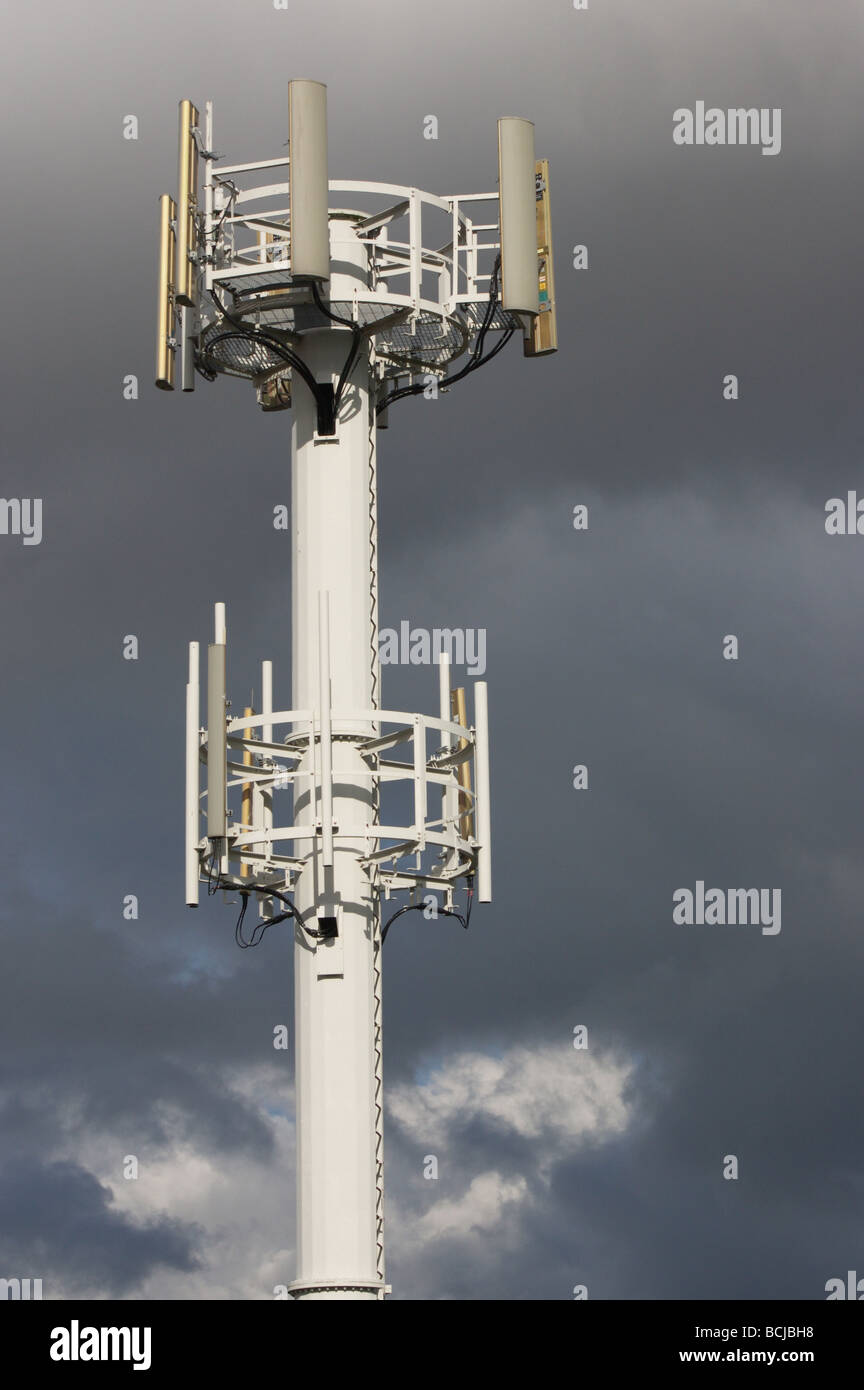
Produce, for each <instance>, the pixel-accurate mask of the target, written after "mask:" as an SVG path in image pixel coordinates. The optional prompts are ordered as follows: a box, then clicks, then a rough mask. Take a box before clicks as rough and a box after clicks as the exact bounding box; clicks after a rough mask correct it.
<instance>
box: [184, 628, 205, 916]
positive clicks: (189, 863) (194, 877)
mask: <svg viewBox="0 0 864 1390" xmlns="http://www.w3.org/2000/svg"><path fill="white" fill-rule="evenodd" d="M199 679H200V677H199V661H198V643H197V642H190V643H189V680H188V682H187V684H186V906H187V907H197V906H198V853H197V851H196V849H195V846H196V845H197V843H198V841H199V839H200V838H201V835H200V830H199V826H198V785H199V778H198V767H199V764H198V721H199V718H200V704H201V695H200V689H199V684H198V682H199Z"/></svg>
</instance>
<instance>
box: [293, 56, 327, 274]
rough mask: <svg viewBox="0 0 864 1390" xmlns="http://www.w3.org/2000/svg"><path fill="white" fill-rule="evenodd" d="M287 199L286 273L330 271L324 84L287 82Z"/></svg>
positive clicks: (322, 272) (324, 272)
mask: <svg viewBox="0 0 864 1390" xmlns="http://www.w3.org/2000/svg"><path fill="white" fill-rule="evenodd" d="M288 153H289V159H290V163H289V165H288V199H289V202H290V205H291V274H292V275H293V276H294V277H295V279H302V280H327V279H329V277H330V233H329V231H328V207H327V205H328V202H329V189H328V184H327V88H326V87H325V86H324V83H323V82H305V81H297V82H289V83H288Z"/></svg>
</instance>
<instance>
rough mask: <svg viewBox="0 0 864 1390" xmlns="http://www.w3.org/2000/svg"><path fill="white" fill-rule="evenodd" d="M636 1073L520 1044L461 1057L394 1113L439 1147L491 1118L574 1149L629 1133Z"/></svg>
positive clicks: (408, 1092)
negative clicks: (457, 1130)
mask: <svg viewBox="0 0 864 1390" xmlns="http://www.w3.org/2000/svg"><path fill="white" fill-rule="evenodd" d="M631 1070H632V1068H631V1067H630V1066H629V1064H627V1063H623V1062H622V1061H620V1060H619V1059H618V1058H615V1057H612V1056H611V1055H608V1054H607V1055H601V1054H599V1053H597V1052H596V1051H591V1050H590V1049H585V1050H577V1049H575V1048H573V1047H568V1046H566V1045H563V1046H562V1045H561V1044H557V1045H545V1046H538V1047H528V1046H522V1045H519V1046H515V1047H512V1048H510V1049H509V1050H508V1051H507V1052H505V1053H504V1055H503V1056H501V1057H490V1056H489V1055H488V1054H486V1053H484V1052H460V1053H457V1054H456V1055H455V1056H452V1057H449V1058H447V1059H446V1060H445V1061H444V1062H443V1063H442V1065H441V1066H440V1067H439V1068H438V1069H437V1071H435V1072H433V1074H432V1076H431V1078H430V1080H429V1081H428V1082H427V1083H426V1084H425V1085H422V1086H416V1085H415V1086H412V1085H401V1086H397V1087H394V1088H393V1089H392V1090H391V1091H390V1093H389V1096H388V1099H387V1114H388V1117H389V1118H392V1119H394V1120H395V1121H396V1123H397V1124H398V1125H399V1126H400V1128H401V1129H402V1130H403V1131H404V1132H405V1134H406V1135H408V1136H409V1137H410V1138H412V1139H415V1140H417V1141H418V1142H419V1143H421V1144H423V1143H428V1144H429V1145H430V1146H433V1147H434V1144H435V1143H440V1142H441V1140H442V1139H445V1138H446V1135H447V1130H448V1129H449V1127H450V1126H451V1125H458V1124H464V1123H465V1121H467V1120H471V1119H484V1120H487V1121H491V1122H493V1123H494V1124H496V1125H500V1126H501V1127H502V1128H503V1129H505V1130H509V1131H510V1132H511V1133H513V1134H516V1135H519V1136H520V1137H521V1138H524V1139H541V1138H542V1139H544V1141H553V1143H554V1146H555V1147H556V1148H560V1147H562V1146H565V1145H566V1146H567V1147H570V1148H572V1147H573V1144H574V1142H577V1143H578V1142H581V1143H589V1142H597V1141H598V1140H602V1139H606V1138H609V1137H610V1136H612V1135H615V1134H620V1133H621V1132H622V1131H623V1130H624V1129H625V1128H626V1127H627V1123H628V1119H629V1105H628V1102H627V1100H626V1098H625V1090H626V1086H627V1082H628V1079H629V1076H630V1073H631Z"/></svg>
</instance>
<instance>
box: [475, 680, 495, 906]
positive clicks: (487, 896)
mask: <svg viewBox="0 0 864 1390" xmlns="http://www.w3.org/2000/svg"><path fill="white" fill-rule="evenodd" d="M474 738H475V743H474V795H475V798H476V800H475V803H474V807H475V812H476V814H475V817H474V820H475V824H476V828H477V842H478V845H479V849H478V851H477V901H478V902H481V903H491V901H492V814H491V806H490V801H489V788H490V780H489V703H488V695H487V687H486V682H485V681H477V682H476V684H475V686H474Z"/></svg>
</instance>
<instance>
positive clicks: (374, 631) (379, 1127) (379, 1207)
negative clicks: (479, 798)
mask: <svg viewBox="0 0 864 1390" xmlns="http://www.w3.org/2000/svg"><path fill="white" fill-rule="evenodd" d="M369 628H370V659H371V663H372V668H371V670H372V681H371V687H370V688H371V692H372V708H373V709H378V708H379V659H378V479H377V470H376V458H375V400H374V394H373V392H372V391H370V392H369ZM376 766H377V755H376ZM380 790H381V789H380V783H379V781H378V778H377V776H375V777H373V780H372V808H373V815H374V818H375V822H376V823H377V822H378V819H379V811H380ZM377 879H378V870H377V868H375V869H374V870H373V872H372V901H373V919H372V931H373V934H374V950H373V955H372V1001H373V1007H372V1038H373V1043H372V1046H373V1052H374V1057H373V1067H374V1105H375V1242H376V1272H377V1275H378V1278H379V1279H380V1280H381V1282H382V1284H383V1282H384V1097H383V1088H384V1054H383V1048H382V1036H381V1020H382V997H381V944H382V943H381V899H380V895H379V892H378V882H377Z"/></svg>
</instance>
